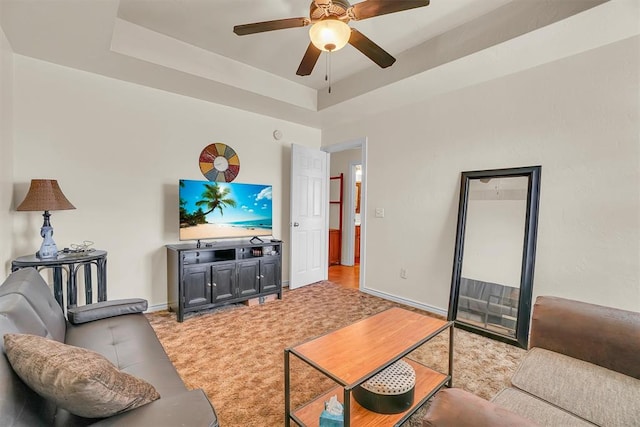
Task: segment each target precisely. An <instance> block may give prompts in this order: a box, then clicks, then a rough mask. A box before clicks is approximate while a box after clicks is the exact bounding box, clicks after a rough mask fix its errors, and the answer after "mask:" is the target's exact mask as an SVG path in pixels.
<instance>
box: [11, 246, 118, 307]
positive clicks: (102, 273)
mask: <svg viewBox="0 0 640 427" xmlns="http://www.w3.org/2000/svg"><path fill="white" fill-rule="evenodd" d="M92 265H94V266H95V267H96V272H97V278H98V302H100V301H106V300H107V252H106V251H102V250H97V249H96V250H93V251H90V252H69V253H60V254H58V257H57V258H52V259H40V258H38V257H36V256H35V255H26V256H21V257H18V258H16V259H14V260H13V261H11V271H12V272H13V271H16V270H20V269H21V268H26V267H34V268H36V269H37V270H38V271H41V270H44V269H47V268H50V269H52V270H53V295H54V297H55V298H56V301H58V304H59V305H60V307H62V310H63V311H65V305H64V293H63V290H62V270H65V271H66V272H67V308H69V307H75V306H76V305H77V304H78V279H77V276H78V270H80V267H83V269H84V287H85V301H86V304H91V303H92V302H93V286H92V283H91V266H92Z"/></svg>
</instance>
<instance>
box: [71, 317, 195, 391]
mask: <svg viewBox="0 0 640 427" xmlns="http://www.w3.org/2000/svg"><path fill="white" fill-rule="evenodd" d="M66 342H67V344H71V345H75V346H78V347H82V348H86V349H89V350H93V351H95V352H97V353H100V354H101V355H103V356H104V357H106V358H107V359H108V360H109V361H110V362H111V363H113V364H114V365H115V366H116V367H117V368H118V369H120V370H121V371H123V372H126V373H128V374H131V375H135V376H136V377H138V378H141V379H143V380H145V381H147V382H149V383H151V384H153V386H154V387H155V388H156V390H158V393H160V394H161V395H162V397H167V396H170V395H174V394H176V393H182V392H184V391H185V390H186V387H185V386H184V383H183V382H182V379H181V378H180V376H179V375H178V373H177V372H176V369H175V367H174V366H173V363H171V360H169V357H168V356H167V353H165V351H164V348H163V347H162V344H160V341H158V338H157V337H156V334H155V332H154V330H153V328H152V327H151V325H150V324H149V322H148V321H147V318H146V317H145V316H144V315H143V314H127V315H123V316H117V317H110V318H108V319H102V320H97V321H95V322H88V323H83V324H81V325H71V324H70V325H69V326H68V328H67V341H66Z"/></svg>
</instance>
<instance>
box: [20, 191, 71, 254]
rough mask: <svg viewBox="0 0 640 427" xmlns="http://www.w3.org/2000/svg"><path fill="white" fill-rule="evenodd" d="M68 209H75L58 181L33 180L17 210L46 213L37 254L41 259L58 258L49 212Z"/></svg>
mask: <svg viewBox="0 0 640 427" xmlns="http://www.w3.org/2000/svg"><path fill="white" fill-rule="evenodd" d="M66 209H75V206H73V205H72V204H71V203H70V202H69V200H67V198H66V197H65V196H64V194H63V193H62V190H60V186H59V185H58V181H56V180H55V179H32V180H31V186H30V187H29V192H28V193H27V196H26V197H25V198H24V200H23V201H22V203H20V205H19V206H18V207H17V208H16V210H18V211H44V213H43V214H42V216H43V217H44V224H42V228H41V229H40V235H41V236H42V237H43V241H42V246H40V250H39V251H38V252H36V256H37V257H38V258H40V259H47V258H56V257H57V256H58V247H57V246H56V243H55V242H54V241H53V237H52V236H53V227H52V226H51V223H50V222H49V217H51V214H50V213H49V211H60V210H66Z"/></svg>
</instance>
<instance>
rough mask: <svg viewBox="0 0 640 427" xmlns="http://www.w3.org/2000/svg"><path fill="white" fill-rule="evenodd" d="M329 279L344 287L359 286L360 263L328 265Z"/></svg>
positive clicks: (357, 287) (356, 287)
mask: <svg viewBox="0 0 640 427" xmlns="http://www.w3.org/2000/svg"><path fill="white" fill-rule="evenodd" d="M329 281H331V282H333V283H335V284H338V285H340V286H343V287H345V288H352V289H359V288H360V264H356V265H355V266H353V267H349V266H346V265H332V266H330V267H329Z"/></svg>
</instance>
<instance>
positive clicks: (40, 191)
mask: <svg viewBox="0 0 640 427" xmlns="http://www.w3.org/2000/svg"><path fill="white" fill-rule="evenodd" d="M75 208H76V207H75V206H73V205H72V204H71V202H69V200H67V198H66V197H65V195H64V193H62V190H61V189H60V186H59V185H58V181H56V180H55V179H32V180H31V186H30V187H29V192H28V193H27V196H26V197H25V198H24V200H23V201H22V203H20V205H19V206H18V207H17V208H16V210H18V211H61V210H66V209H75Z"/></svg>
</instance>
